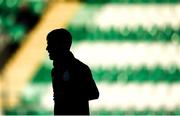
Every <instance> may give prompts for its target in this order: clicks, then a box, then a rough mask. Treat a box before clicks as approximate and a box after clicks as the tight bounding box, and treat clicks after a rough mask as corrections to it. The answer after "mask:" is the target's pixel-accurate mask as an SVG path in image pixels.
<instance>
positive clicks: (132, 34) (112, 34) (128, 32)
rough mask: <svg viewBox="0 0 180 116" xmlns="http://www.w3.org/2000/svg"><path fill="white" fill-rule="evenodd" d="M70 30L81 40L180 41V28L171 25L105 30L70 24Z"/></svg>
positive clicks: (76, 38)
mask: <svg viewBox="0 0 180 116" xmlns="http://www.w3.org/2000/svg"><path fill="white" fill-rule="evenodd" d="M68 29H69V31H70V32H71V33H72V35H73V40H74V41H81V40H85V39H86V40H90V41H91V40H92V41H94V40H118V41H127V40H129V41H150V42H151V41H161V42H169V41H176V42H180V28H178V29H173V28H172V27H171V26H166V27H165V28H160V27H157V26H153V27H152V28H151V29H150V30H148V29H147V28H144V27H142V26H138V27H137V28H136V29H131V28H128V27H125V28H123V29H116V28H113V27H112V28H109V29H106V30H103V29H101V28H99V27H97V26H94V27H93V26H92V27H88V26H85V25H82V26H80V25H78V26H74V25H69V26H68Z"/></svg>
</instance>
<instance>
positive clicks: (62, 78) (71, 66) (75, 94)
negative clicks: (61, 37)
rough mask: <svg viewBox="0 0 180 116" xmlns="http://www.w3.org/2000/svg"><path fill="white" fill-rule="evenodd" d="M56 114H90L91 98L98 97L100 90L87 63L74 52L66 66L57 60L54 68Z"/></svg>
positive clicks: (53, 81)
mask: <svg viewBox="0 0 180 116" xmlns="http://www.w3.org/2000/svg"><path fill="white" fill-rule="evenodd" d="M51 73H52V83H53V91H54V102H55V107H54V114H55V115H56V114H60V115H61V114H65V115H66V114H68V115H80V114H83V115H88V114H89V103H88V101H89V100H93V99H97V98H98V97H99V91H98V89H97V87H96V84H95V82H94V80H93V77H92V74H91V71H90V69H89V67H88V66H87V65H85V64H84V63H82V62H80V61H79V60H77V59H76V58H74V56H73V55H72V54H70V56H69V58H68V64H67V66H66V67H65V68H62V67H61V64H58V62H56V63H55V64H54V68H53V69H52V72H51Z"/></svg>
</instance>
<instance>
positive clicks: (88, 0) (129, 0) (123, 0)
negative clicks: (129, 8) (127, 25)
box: [80, 0, 179, 3]
mask: <svg viewBox="0 0 180 116" xmlns="http://www.w3.org/2000/svg"><path fill="white" fill-rule="evenodd" d="M80 1H81V2H86V3H179V1H178V0H96V1H94V0H80Z"/></svg>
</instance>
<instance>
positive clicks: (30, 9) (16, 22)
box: [0, 0, 47, 42]
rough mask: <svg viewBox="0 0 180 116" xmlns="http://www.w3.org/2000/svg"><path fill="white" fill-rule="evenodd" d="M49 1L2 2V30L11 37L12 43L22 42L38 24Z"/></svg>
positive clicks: (15, 0) (0, 8)
mask: <svg viewBox="0 0 180 116" xmlns="http://www.w3.org/2000/svg"><path fill="white" fill-rule="evenodd" d="M46 4H47V1H42V0H38V1H31V0H30V1H21V0H13V1H12V0H1V1H0V28H1V29H2V30H3V31H4V32H5V33H6V34H7V35H9V36H10V38H11V39H12V42H20V41H21V40H22V39H23V37H24V36H25V34H26V33H27V32H28V31H29V30H30V29H31V28H32V27H34V25H35V24H36V23H37V22H38V20H39V17H40V15H41V14H42V13H43V11H44V9H45V6H46Z"/></svg>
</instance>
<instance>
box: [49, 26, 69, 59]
mask: <svg viewBox="0 0 180 116" xmlns="http://www.w3.org/2000/svg"><path fill="white" fill-rule="evenodd" d="M71 44H72V36H71V34H70V32H68V31H67V30H66V29H63V28H60V29H55V30H53V31H51V32H49V33H48V35H47V48H46V50H47V51H48V52H49V57H50V59H51V60H54V59H56V58H59V57H64V55H66V54H67V53H68V52H69V51H70V47H71Z"/></svg>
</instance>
